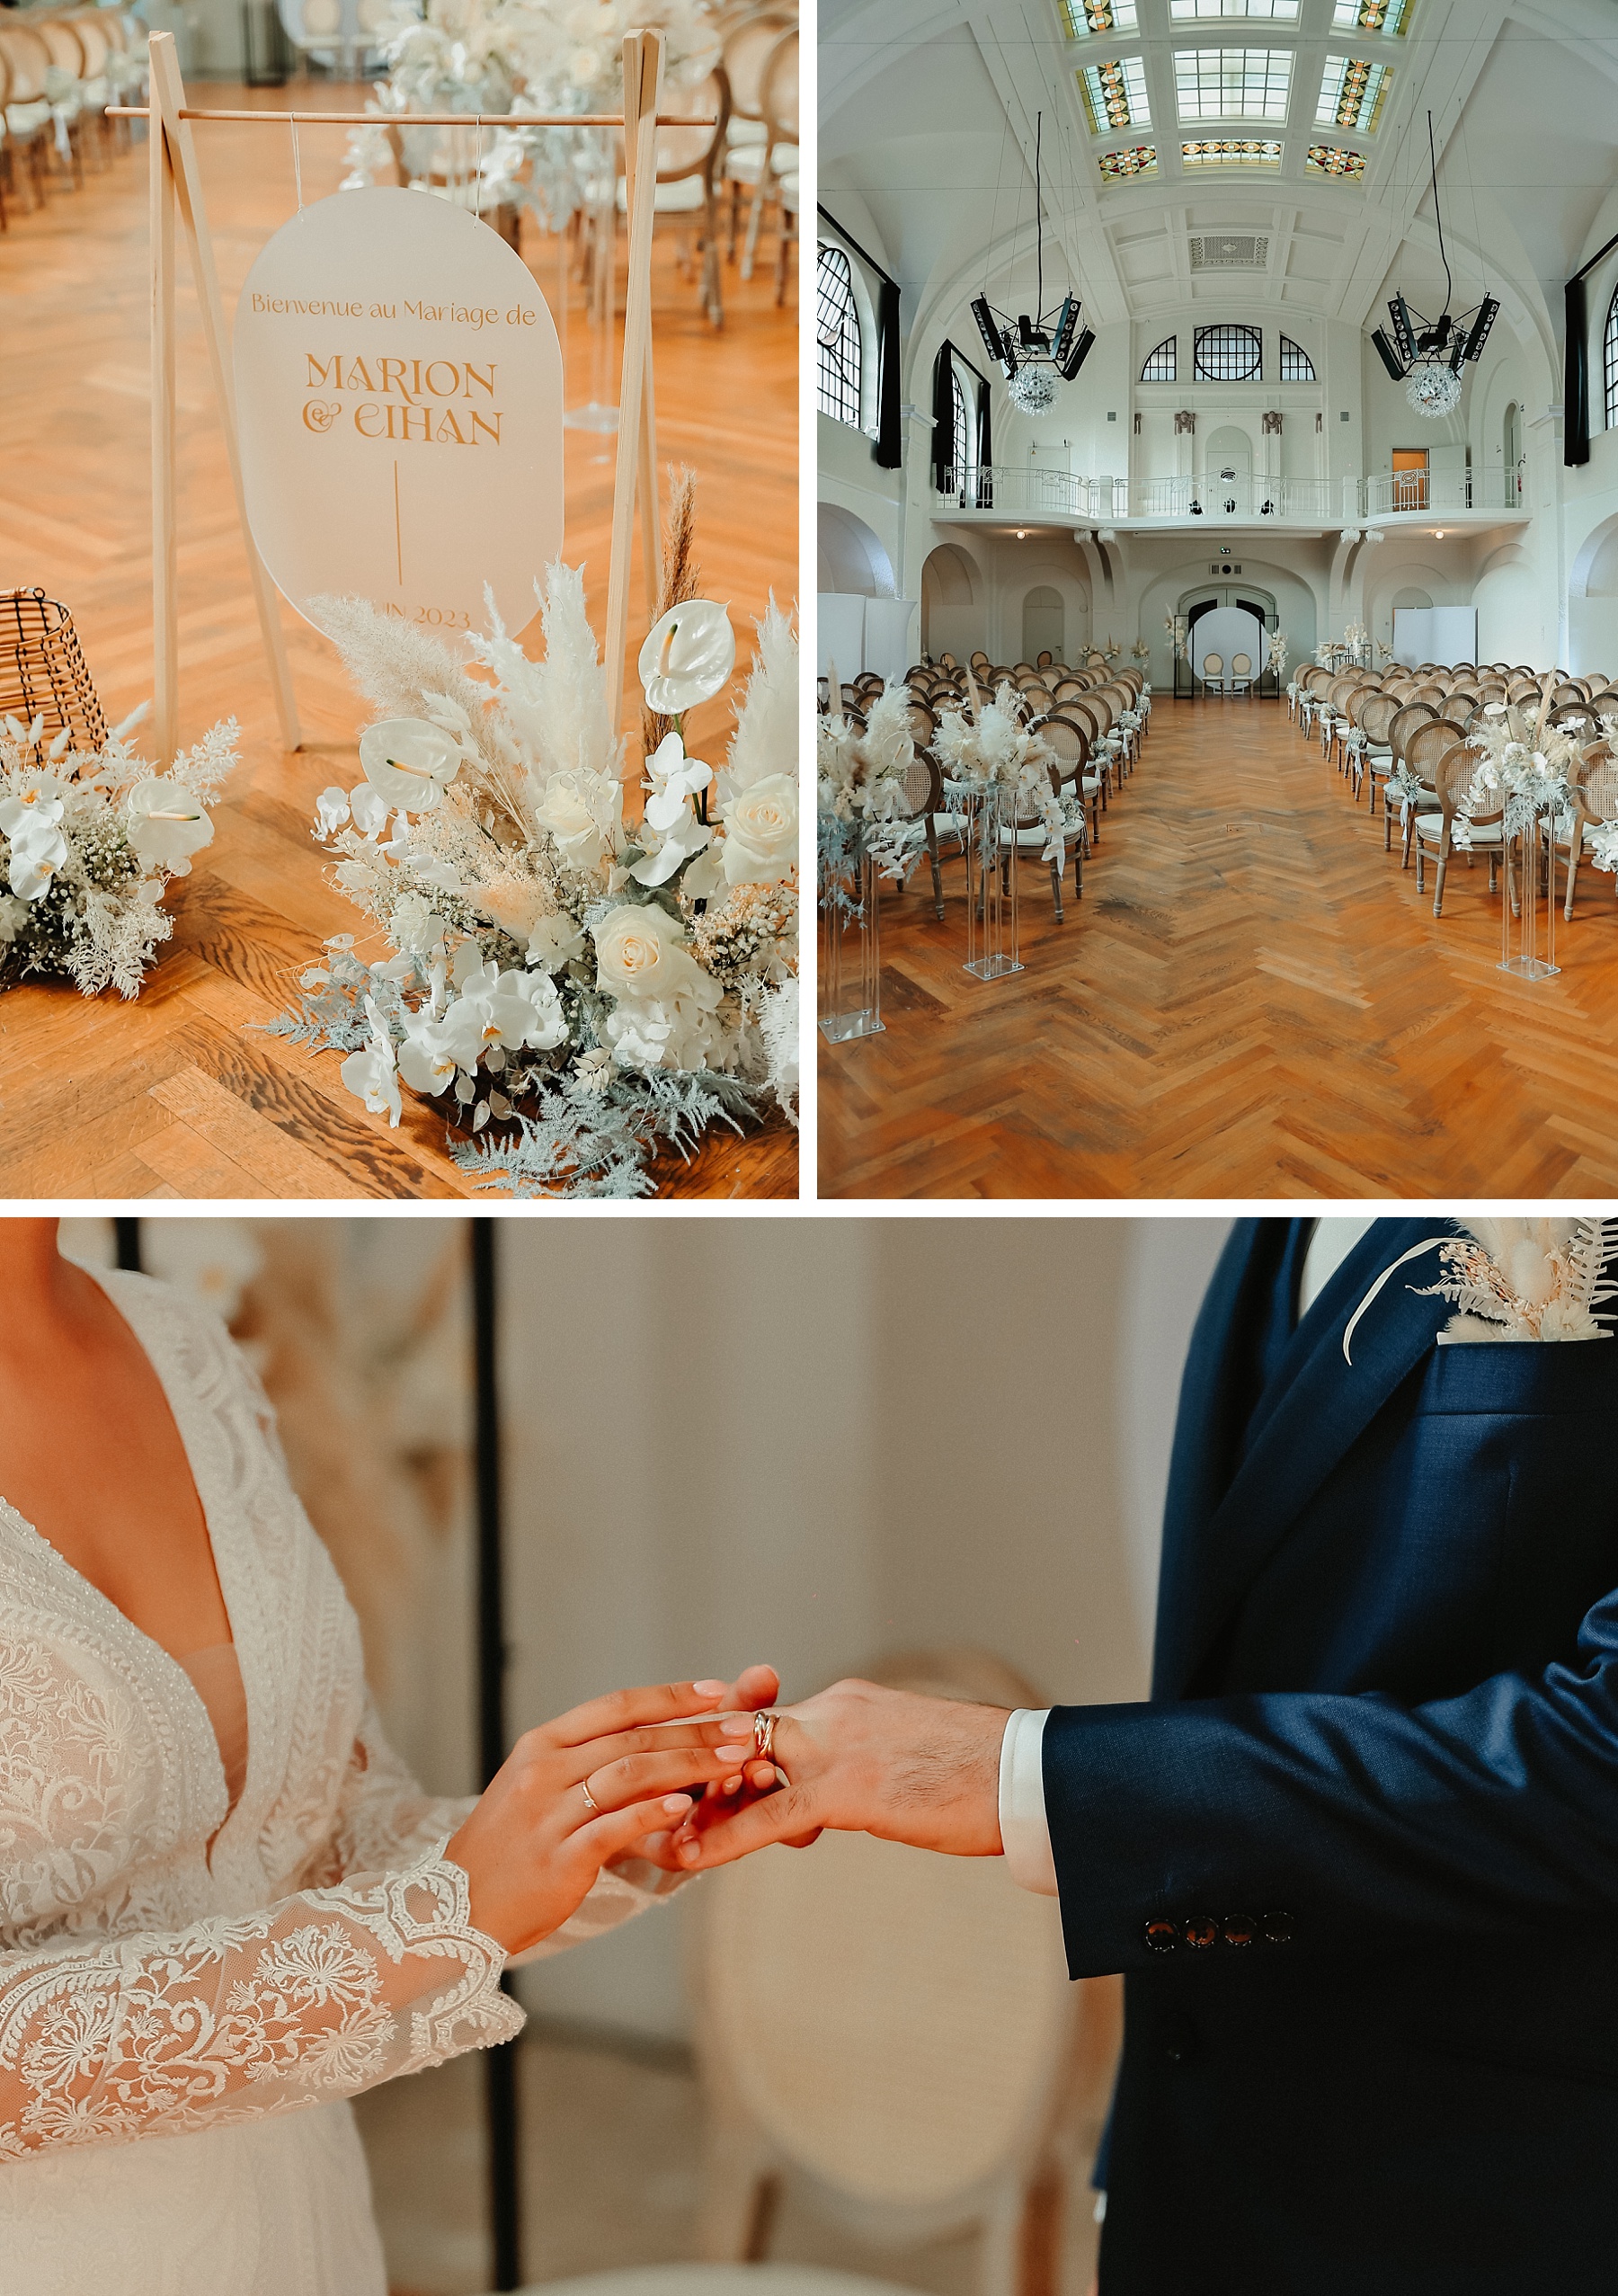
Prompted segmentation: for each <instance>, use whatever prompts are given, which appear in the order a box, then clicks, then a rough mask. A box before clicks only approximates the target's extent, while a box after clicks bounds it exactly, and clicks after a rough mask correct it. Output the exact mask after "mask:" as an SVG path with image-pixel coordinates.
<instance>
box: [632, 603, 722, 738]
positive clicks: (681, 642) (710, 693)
mask: <svg viewBox="0 0 1618 2296" xmlns="http://www.w3.org/2000/svg"><path fill="white" fill-rule="evenodd" d="M636 666H637V668H638V670H639V673H640V681H641V684H642V686H643V687H644V688H645V695H646V701H647V705H648V707H650V708H652V709H654V710H655V711H656V712H657V714H658V716H660V717H678V716H680V715H681V714H682V712H684V711H685V710H688V709H694V708H695V707H696V706H697V704H698V702H699V701H711V700H712V699H713V698H714V696H715V695H716V693H717V692H719V690H720V689H721V688H722V687H723V686H724V685H725V682H726V681H727V680H728V679H729V677H730V673H731V672H732V671H733V669H734V668H735V666H736V633H735V632H734V630H733V629H732V627H731V626H730V616H729V614H728V613H727V612H726V610H725V608H724V607H723V606H716V604H715V603H714V601H713V600H712V599H710V598H688V599H686V600H685V601H683V603H682V604H680V605H679V606H671V607H670V609H669V610H668V612H667V613H666V614H664V615H663V616H662V618H661V620H659V621H656V622H653V625H652V627H651V629H650V630H649V631H648V632H647V633H646V641H645V645H643V646H642V647H641V650H640V660H639V662H638V663H637V665H636Z"/></svg>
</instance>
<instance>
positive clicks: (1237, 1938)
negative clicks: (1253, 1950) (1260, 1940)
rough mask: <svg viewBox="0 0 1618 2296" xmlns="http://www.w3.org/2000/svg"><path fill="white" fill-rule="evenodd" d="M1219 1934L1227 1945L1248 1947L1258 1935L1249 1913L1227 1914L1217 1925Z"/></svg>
mask: <svg viewBox="0 0 1618 2296" xmlns="http://www.w3.org/2000/svg"><path fill="white" fill-rule="evenodd" d="M1219 1934H1220V1936H1221V1937H1222V1938H1223V1940H1224V1942H1225V1944H1227V1945H1250V1944H1252V1942H1253V1940H1254V1938H1255V1937H1256V1936H1258V1923H1257V1922H1256V1921H1255V1920H1254V1919H1253V1917H1252V1915H1251V1914H1249V1913H1227V1914H1226V1916H1225V1918H1224V1919H1223V1920H1222V1922H1221V1923H1220V1925H1219Z"/></svg>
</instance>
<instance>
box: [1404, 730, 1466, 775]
mask: <svg viewBox="0 0 1618 2296" xmlns="http://www.w3.org/2000/svg"><path fill="white" fill-rule="evenodd" d="M1459 746H1462V742H1461V728H1460V726H1458V725H1451V724H1450V723H1449V721H1448V719H1447V718H1444V717H1433V718H1429V719H1428V720H1427V724H1426V725H1417V726H1415V727H1413V728H1412V730H1411V731H1410V733H1409V734H1407V736H1406V737H1405V745H1404V761H1405V763H1406V764H1407V765H1408V766H1409V768H1410V769H1411V770H1412V771H1413V772H1416V773H1419V774H1420V775H1421V777H1422V779H1424V780H1426V781H1429V782H1430V781H1431V780H1432V778H1433V768H1434V767H1435V766H1436V764H1437V762H1438V761H1439V759H1440V758H1441V757H1443V756H1444V755H1445V753H1446V752H1448V751H1450V750H1452V749H1454V748H1457V747H1459ZM1466 754H1467V755H1468V756H1469V757H1470V758H1471V761H1472V763H1473V765H1474V767H1475V766H1476V764H1477V754H1476V752H1474V751H1471V750H1468V751H1467V752H1466Z"/></svg>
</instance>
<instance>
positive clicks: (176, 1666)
mask: <svg viewBox="0 0 1618 2296" xmlns="http://www.w3.org/2000/svg"><path fill="white" fill-rule="evenodd" d="M75 1265H76V1266H77V1267H80V1268H82V1269H83V1272H84V1274H85V1275H86V1276H88V1277H90V1278H91V1280H92V1281H93V1283H94V1284H95V1286H96V1287H97V1289H98V1290H99V1291H100V1293H101V1295H102V1298H103V1299H104V1300H105V1301H106V1303H107V1305H108V1306H109V1307H110V1308H111V1310H112V1313H113V1314H114V1315H116V1316H117V1318H118V1320H119V1322H120V1323H121V1324H122V1325H123V1327H124V1329H125V1330H126V1331H127V1332H128V1333H129V1337H130V1338H131V1339H133V1340H134V1342H135V1344H136V1346H137V1347H138V1348H139V1349H140V1352H141V1354H142V1355H143V1356H144V1357H146V1360H147V1366H149V1368H150V1370H151V1373H152V1376H153V1377H154V1378H155V1379H156V1382H157V1385H158V1388H159V1390H160V1391H161V1393H162V1396H163V1401H164V1406H165V1408H166V1409H167V1411H168V1415H169V1418H170V1419H171V1420H172V1422H173V1429H174V1433H175V1435H176V1436H177V1437H179V1442H180V1451H181V1455H182V1458H183V1459H184V1461H185V1469H186V1473H187V1474H188V1475H189V1476H190V1477H191V1492H192V1495H193V1497H194V1498H195V1500H196V1502H197V1506H198V1508H199V1509H200V1512H201V1516H202V1528H203V1532H204V1534H205V1535H206V1537H207V1540H208V1551H209V1556H210V1558H211V1560H212V1562H213V1567H214V1576H215V1578H216V1580H218V1588H219V1599H220V1601H221V1602H222V1603H223V1604H224V1606H225V1617H226V1622H227V1624H228V1626H229V1628H230V1643H229V1647H230V1648H231V1649H232V1650H233V1651H235V1652H236V1665H237V1668H238V1669H241V1672H242V1696H243V1701H244V1704H246V1705H247V1747H246V1759H245V1762H244V1773H243V1781H242V1791H241V1793H239V1794H238V1795H237V1797H236V1801H235V1802H232V1801H231V1799H230V1781H229V1779H228V1778H227V1775H226V1771H225V1755H224V1750H223V1749H222V1748H221V1747H220V1744H219V1739H218V1731H216V1730H215V1728H214V1722H213V1716H212V1715H211V1714H210V1713H209V1711H208V1702H207V1700H206V1699H205V1698H204V1697H203V1695H202V1693H201V1692H200V1690H199V1689H198V1687H197V1686H196V1684H195V1683H194V1682H193V1681H192V1680H191V1676H190V1675H189V1674H188V1673H187V1672H186V1670H185V1669H184V1667H183V1666H182V1663H181V1661H180V1660H179V1659H177V1658H176V1657H175V1656H174V1654H173V1651H170V1650H168V1649H166V1648H165V1647H164V1644H163V1643H161V1642H158V1640H157V1638H156V1635H154V1634H148V1633H147V1631H146V1629H145V1627H144V1626H138V1625H137V1624H136V1623H135V1621H134V1620H133V1619H132V1618H131V1617H130V1616H129V1612H128V1611H127V1610H125V1609H123V1608H122V1607H121V1606H120V1605H119V1604H118V1603H115V1602H114V1601H113V1599H112V1597H111V1595H110V1594H108V1593H106V1592H105V1590H104V1589H102V1588H100V1587H98V1586H97V1585H96V1583H95V1581H94V1580H93V1579H92V1578H89V1577H87V1576H86V1574H85V1573H84V1571H81V1570H80V1569H79V1568H78V1565H77V1564H76V1563H75V1562H69V1561H68V1559H67V1556H66V1555H65V1554H64V1553H62V1550H61V1548H60V1547H59V1546H58V1545H57V1544H56V1543H55V1541H54V1540H51V1539H48V1538H47V1537H46V1535H45V1534H44V1532H43V1531H42V1530H40V1526H39V1525H38V1524H37V1523H35V1522H32V1521H31V1520H30V1518H29V1517H27V1516H26V1515H24V1514H23V1512H22V1508H20V1507H17V1506H15V1505H14V1504H13V1502H12V1500H9V1499H7V1498H6V1497H5V1495H4V1492H3V1491H0V1509H3V1510H4V1513H5V1514H6V1515H7V1516H9V1517H10V1518H11V1520H12V1521H13V1523H14V1524H17V1525H18V1526H20V1527H21V1528H22V1530H24V1531H26V1532H27V1533H28V1535H29V1536H30V1537H31V1538H32V1539H34V1540H36V1541H37V1542H38V1543H39V1544H40V1546H41V1547H42V1548H43V1549H44V1552H45V1553H46V1554H47V1555H48V1556H49V1559H50V1561H51V1562H52V1563H54V1564H55V1565H56V1567H57V1568H58V1570H59V1571H62V1572H63V1574H64V1575H65V1576H66V1577H67V1579H68V1580H71V1582H72V1584H73V1585H74V1586H75V1587H76V1589H78V1590H79V1591H80V1593H81V1594H82V1595H84V1596H85V1597H88V1599H89V1601H90V1603H91V1605H92V1606H99V1607H100V1608H101V1609H102V1610H104V1611H105V1612H106V1613H107V1614H108V1615H109V1616H110V1617H111V1619H112V1620H113V1621H114V1622H115V1623H116V1624H117V1626H118V1627H119V1629H120V1630H121V1632H122V1633H123V1634H124V1635H126V1636H127V1637H128V1638H129V1640H130V1641H132V1642H134V1643H135V1644H136V1645H137V1646H138V1648H139V1649H140V1650H141V1651H142V1652H143V1653H145V1654H146V1655H147V1662H148V1663H150V1662H151V1654H153V1653H156V1661H157V1666H158V1671H159V1672H160V1673H162V1672H163V1671H164V1669H166V1670H167V1673H168V1677H169V1679H170V1681H171V1683H172V1684H173V1685H174V1686H176V1695H178V1697H179V1699H180V1702H181V1704H184V1705H189V1708H190V1710H191V1715H192V1719H193V1721H194V1720H195V1719H196V1717H197V1716H198V1715H200V1717H201V1722H202V1735H203V1737H204V1738H205V1739H206V1740H207V1743H208V1747H209V1752H210V1753H211V1754H212V1756H213V1762H214V1769H215V1772H216V1774H217V1775H218V1787H219V1802H220V1806H221V1809H222V1810H223V1812H224V1814H223V1816H222V1817H221V1819H220V1820H219V1822H218V1825H217V1826H216V1827H215V1828H214V1829H213V1831H212V1833H211V1834H209V1837H208V1840H207V1843H206V1845H205V1848H204V1855H205V1857H206V1858H207V1859H209V1861H210V1862H211V1860H212V1857H213V1854H214V1851H215V1850H216V1849H217V1848H218V1844H219V1841H220V1838H221V1837H222V1836H223V1835H224V1833H225V1831H226V1829H227V1827H228V1826H229V1825H230V1823H231V1821H232V1820H234V1818H235V1817H236V1811H238V1810H240V1808H241V1807H242V1804H243V1802H245V1801H246V1799H247V1779H248V1776H249V1775H250V1774H251V1770H252V1766H253V1712H252V1704H251V1699H250V1695H249V1692H248V1685H247V1677H246V1670H245V1669H244V1668H242V1653H241V1644H240V1642H239V1640H238V1637H237V1633H236V1615H235V1614H234V1612H233V1610H232V1608H231V1601H230V1589H229V1587H228V1586H227V1583H226V1577H227V1574H226V1572H225V1571H223V1570H222V1569H221V1568H220V1558H219V1546H218V1538H217V1537H216V1535H215V1530H214V1520H213V1516H212V1513H211V1511H210V1509H209V1504H208V1497H207V1494H206V1492H205V1491H204V1490H203V1488H202V1478H201V1476H200V1474H199V1473H198V1472H197V1465H196V1462H195V1460H194V1459H193V1458H192V1456H191V1445H190V1443H189V1442H188V1441H187V1439H186V1433H185V1425H184V1419H183V1417H182V1413H181V1412H180V1411H179V1410H178V1408H177V1407H176V1404H175V1402H174V1398H173V1395H172V1394H171V1393H170V1392H169V1383H168V1381H167V1380H166V1379H165V1378H164V1374H163V1367H162V1366H161V1365H160V1364H159V1363H158V1362H157V1360H156V1357H155V1356H154V1355H153V1353H152V1350H151V1348H149V1347H148V1346H147V1341H146V1337H145V1334H144V1333H143V1332H142V1331H141V1330H140V1329H139V1327H138V1324H137V1323H136V1322H135V1321H134V1319H133V1318H132V1317H131V1316H129V1315H128V1314H127V1313H125V1311H124V1309H123V1308H122V1306H121V1305H120V1303H119V1302H118V1300H117V1299H115V1298H114V1297H113V1295H112V1292H111V1287H110V1286H108V1285H107V1283H106V1282H105V1281H104V1280H103V1277H102V1270H101V1269H100V1268H85V1267H84V1263H83V1262H82V1261H76V1262H75Z"/></svg>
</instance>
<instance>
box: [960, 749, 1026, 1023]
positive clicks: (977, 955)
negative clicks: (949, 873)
mask: <svg viewBox="0 0 1618 2296" xmlns="http://www.w3.org/2000/svg"><path fill="white" fill-rule="evenodd" d="M949 794H950V796H952V797H956V798H958V799H959V800H960V803H961V805H962V809H963V811H964V813H965V818H966V962H965V966H964V967H963V968H962V969H963V970H964V971H965V972H968V973H970V974H972V975H973V979H974V980H979V981H998V980H999V979H1000V978H1001V976H1002V975H1003V974H1007V973H1020V972H1021V971H1022V970H1023V964H1022V959H1021V958H1020V957H1019V956H1018V945H1017V850H1018V838H1017V792H1016V790H1015V789H1011V788H1006V787H1005V785H1004V784H1002V783H991V785H990V786H989V787H988V788H984V787H983V786H982V783H979V782H959V783H952V784H950V786H949ZM1006 830H1009V832H1010V836H1009V842H1006V841H1003V840H1002V835H1001V832H1002V831H1006Z"/></svg>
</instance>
